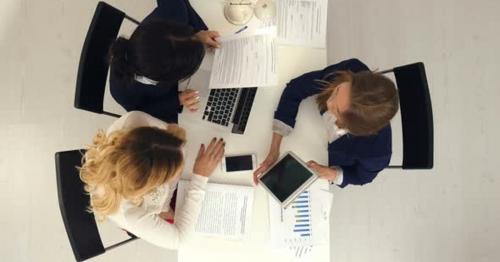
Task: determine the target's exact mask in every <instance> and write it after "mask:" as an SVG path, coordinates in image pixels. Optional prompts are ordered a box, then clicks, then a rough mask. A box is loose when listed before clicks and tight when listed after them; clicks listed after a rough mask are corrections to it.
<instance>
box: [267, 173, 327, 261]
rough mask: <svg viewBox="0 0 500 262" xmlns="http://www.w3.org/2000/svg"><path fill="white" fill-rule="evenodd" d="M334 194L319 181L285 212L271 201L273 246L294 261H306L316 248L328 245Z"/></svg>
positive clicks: (270, 199) (324, 182) (270, 214)
mask: <svg viewBox="0 0 500 262" xmlns="http://www.w3.org/2000/svg"><path fill="white" fill-rule="evenodd" d="M332 200H333V194H332V193H330V192H328V183H326V181H322V180H317V181H316V182H314V184H313V185H311V187H310V188H309V189H308V190H306V191H304V192H302V193H301V194H300V195H299V196H298V197H297V199H295V201H294V202H292V204H290V206H289V207H288V208H286V209H282V208H281V206H280V205H279V203H278V202H277V201H276V200H274V199H273V198H269V220H270V230H271V243H272V245H273V246H274V247H275V248H278V249H282V250H283V251H284V252H285V253H288V254H289V255H291V256H292V257H295V258H304V257H307V256H308V255H309V254H310V253H311V251H312V249H313V248H314V246H316V245H321V244H327V239H328V234H330V232H329V230H325V228H329V226H328V225H329V217H330V207H331V204H332Z"/></svg>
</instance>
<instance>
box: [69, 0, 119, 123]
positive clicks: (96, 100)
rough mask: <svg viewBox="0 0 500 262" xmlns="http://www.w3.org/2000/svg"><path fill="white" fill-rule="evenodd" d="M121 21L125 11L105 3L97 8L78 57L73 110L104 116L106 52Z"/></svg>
mask: <svg viewBox="0 0 500 262" xmlns="http://www.w3.org/2000/svg"><path fill="white" fill-rule="evenodd" d="M124 18H126V15H125V13H124V12H122V11H120V10H118V9H116V8H114V7H112V6H110V5H108V4H106V3H104V2H99V4H98V5H97V8H96V10H95V12H94V17H93V18H92V22H91V23H90V27H89V30H88V32H87V36H86V38H85V42H84V44H83V48H82V54H81V56H80V64H79V66H78V76H77V80H76V93H75V103H74V106H75V107H76V108H78V109H83V110H87V111H91V112H94V113H98V114H102V113H104V111H103V103H104V93H105V90H106V78H107V75H108V68H109V65H108V61H107V57H108V52H109V48H110V46H111V44H112V43H113V41H114V40H115V39H116V37H117V36H118V32H119V31H120V27H121V24H122V22H123V19H124Z"/></svg>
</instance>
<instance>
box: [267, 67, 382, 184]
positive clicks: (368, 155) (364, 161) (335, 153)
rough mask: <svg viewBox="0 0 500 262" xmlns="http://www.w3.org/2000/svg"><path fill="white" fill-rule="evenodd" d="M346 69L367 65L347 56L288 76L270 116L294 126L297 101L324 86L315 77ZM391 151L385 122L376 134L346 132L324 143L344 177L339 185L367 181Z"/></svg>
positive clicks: (356, 69)
mask: <svg viewBox="0 0 500 262" xmlns="http://www.w3.org/2000/svg"><path fill="white" fill-rule="evenodd" d="M347 70H349V71H352V72H360V71H366V70H369V69H368V67H367V66H366V65H365V64H363V63H362V62H361V61H359V60H358V59H349V60H345V61H342V62H340V63H338V64H334V65H331V66H328V67H327V68H325V69H323V70H320V71H313V72H310V73H306V74H303V75H302V76H299V77H297V78H295V79H293V80H291V81H290V82H289V83H288V84H287V86H286V88H285V90H284V91H283V94H282V95H281V98H280V102H279V104H278V108H277V109H276V112H275V113H274V118H275V119H277V120H280V121H282V122H284V123H285V124H287V125H289V126H291V127H294V126H295V118H296V116H297V111H298V109H299V105H300V102H301V101H302V100H303V99H305V98H307V97H309V96H312V95H316V94H318V93H319V92H321V91H322V90H323V88H324V87H323V86H322V85H321V84H319V83H317V81H315V80H318V79H324V78H325V76H327V75H329V74H330V73H332V72H335V71H347ZM320 113H323V112H320ZM391 153H392V138H391V127H390V125H388V126H386V127H384V128H383V129H382V130H380V131H379V132H378V133H377V134H376V135H372V136H353V135H351V134H346V135H344V136H342V137H340V138H338V139H337V140H335V141H333V142H332V143H330V144H328V165H329V166H340V167H341V168H342V170H343V176H344V178H343V181H342V184H341V185H340V187H345V186H347V185H363V184H366V183H370V182H371V181H372V180H373V179H374V178H375V177H376V176H377V174H378V172H380V171H381V170H382V169H384V168H385V167H387V165H389V161H390V159H391Z"/></svg>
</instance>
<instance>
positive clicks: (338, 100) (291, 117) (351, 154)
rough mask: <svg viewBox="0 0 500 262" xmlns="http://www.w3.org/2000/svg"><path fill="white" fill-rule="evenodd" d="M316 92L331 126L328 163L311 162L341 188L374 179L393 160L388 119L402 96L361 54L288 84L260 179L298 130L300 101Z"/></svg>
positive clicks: (276, 112) (391, 116)
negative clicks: (281, 148)
mask: <svg viewBox="0 0 500 262" xmlns="http://www.w3.org/2000/svg"><path fill="white" fill-rule="evenodd" d="M312 95H317V97H316V102H317V104H318V108H319V111H320V113H321V115H322V118H323V120H324V122H325V127H326V129H327V134H328V166H323V165H320V164H318V163H316V162H315V161H309V162H308V163H307V164H308V166H309V167H311V168H312V169H313V170H315V171H316V173H318V174H319V175H320V177H322V178H325V179H328V180H330V181H331V182H332V183H335V184H337V185H338V186H340V187H345V186H347V185H363V184H366V183H370V182H371V181H372V180H373V179H374V178H375V177H376V176H377V174H378V172H380V171H381V170H382V169H384V168H385V167H386V166H387V165H388V164H389V161H390V159H391V152H392V151H391V148H392V146H391V127H390V124H389V122H390V120H391V119H392V118H393V117H394V115H395V114H396V112H397V110H398V104H399V102H398V101H399V100H398V94H397V90H396V88H395V85H394V83H393V82H392V81H391V80H390V79H388V78H387V77H385V76H383V75H381V74H378V73H375V72H371V71H369V69H368V67H367V66H366V65H365V64H363V63H362V62H361V61H359V60H358V59H349V60H345V61H342V62H340V63H338V64H334V65H331V66H329V67H327V68H325V69H324V70H320V71H313V72H310V73H306V74H304V75H302V76H300V77H297V78H295V79H293V80H291V81H290V82H289V83H288V84H287V86H286V88H285V90H284V91H283V94H282V95H281V99H280V101H279V104H278V108H277V109H276V111H275V114H274V122H273V139H272V142H271V147H270V150H269V154H268V156H267V158H266V159H265V161H264V162H263V163H262V164H261V165H260V167H259V168H258V169H257V170H256V171H255V172H254V181H255V183H257V181H258V180H257V178H258V176H259V175H261V174H262V173H263V172H265V171H266V170H267V169H268V168H269V167H270V166H271V165H272V164H273V163H274V162H276V160H277V159H278V156H279V150H280V144H281V140H282V137H283V136H286V135H288V134H289V133H290V132H291V131H292V130H293V127H294V125H295V118H296V116H297V111H298V109H299V105H300V103H301V101H302V100H304V99H305V98H307V97H309V96H312Z"/></svg>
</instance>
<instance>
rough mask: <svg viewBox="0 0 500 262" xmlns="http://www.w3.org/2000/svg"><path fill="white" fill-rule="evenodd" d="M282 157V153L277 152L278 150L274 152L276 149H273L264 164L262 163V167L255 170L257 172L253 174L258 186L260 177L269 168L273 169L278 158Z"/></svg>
mask: <svg viewBox="0 0 500 262" xmlns="http://www.w3.org/2000/svg"><path fill="white" fill-rule="evenodd" d="M279 155H280V152H279V151H277V150H274V149H271V150H270V151H269V153H268V154H267V157H266V159H265V160H264V162H262V163H261V164H260V165H259V168H257V169H256V170H255V172H253V182H254V183H255V184H256V185H257V184H258V183H259V177H260V176H261V175H262V174H263V173H264V172H266V171H267V170H268V169H269V167H271V166H272V165H273V164H274V163H275V162H276V160H278V157H279Z"/></svg>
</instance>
